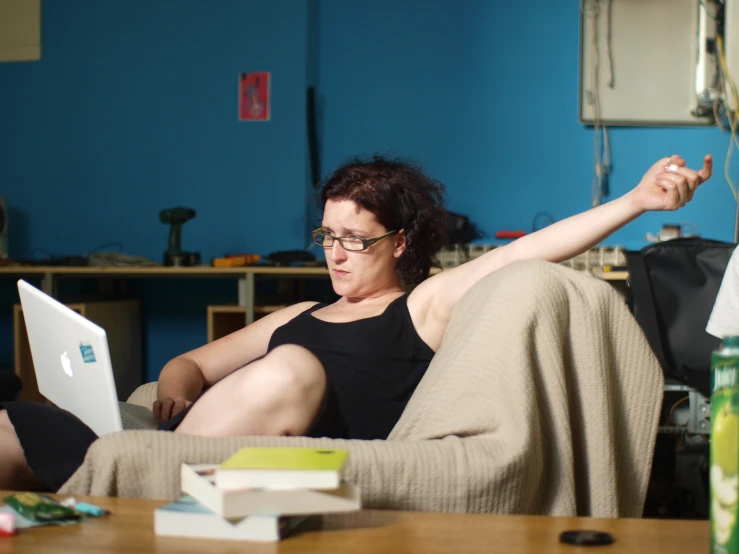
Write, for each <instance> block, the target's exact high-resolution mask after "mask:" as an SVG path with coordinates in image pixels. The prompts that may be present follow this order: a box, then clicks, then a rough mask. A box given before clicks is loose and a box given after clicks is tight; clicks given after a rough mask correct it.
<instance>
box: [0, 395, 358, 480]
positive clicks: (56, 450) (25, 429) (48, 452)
mask: <svg viewBox="0 0 739 554" xmlns="http://www.w3.org/2000/svg"><path fill="white" fill-rule="evenodd" d="M190 408H192V405H190V406H189V407H188V408H186V409H185V410H183V411H182V412H180V413H179V414H177V415H176V416H175V417H173V418H172V419H170V420H169V421H166V422H164V423H162V424H161V425H160V426H159V429H160V430H162V431H174V430H175V429H177V426H178V425H179V424H180V423H181V422H182V419H183V418H184V417H185V415H187V413H188V412H189V411H190ZM3 409H4V410H6V411H7V412H8V418H9V419H10V422H11V423H12V424H13V427H15V433H16V435H17V436H18V440H19V441H20V444H21V447H22V448H23V453H24V455H25V457H26V462H27V463H28V466H29V467H30V468H31V471H33V473H34V474H35V475H36V477H38V478H39V479H40V480H41V482H42V483H44V485H45V486H46V487H47V489H48V490H49V491H57V490H59V489H60V488H61V486H62V485H63V484H64V483H65V482H66V481H67V480H68V479H69V478H70V477H71V476H72V474H73V473H74V472H75V471H77V469H78V468H79V467H80V466H81V465H82V462H83V461H84V459H85V455H86V454H87V450H88V449H89V448H90V445H91V444H92V443H93V442H94V441H95V440H96V439H97V438H98V437H97V435H96V434H95V432H94V431H93V430H92V429H90V428H89V427H88V426H87V425H85V424H84V423H83V422H82V421H81V420H80V419H79V418H77V417H76V416H75V415H73V414H71V413H69V412H67V411H65V410H62V409H60V408H57V407H56V406H52V405H50V404H43V403H40V402H2V403H0V410H3ZM305 436H308V437H329V438H344V437H346V425H345V423H344V418H343V415H342V413H341V409H340V408H339V403H338V400H337V397H336V393H335V392H334V390H333V388H332V387H330V386H329V387H328V388H327V389H326V394H325V396H324V398H323V403H322V404H321V408H320V411H319V413H318V417H316V420H315V421H314V422H313V425H311V427H310V429H308V431H307V432H306V433H305Z"/></svg>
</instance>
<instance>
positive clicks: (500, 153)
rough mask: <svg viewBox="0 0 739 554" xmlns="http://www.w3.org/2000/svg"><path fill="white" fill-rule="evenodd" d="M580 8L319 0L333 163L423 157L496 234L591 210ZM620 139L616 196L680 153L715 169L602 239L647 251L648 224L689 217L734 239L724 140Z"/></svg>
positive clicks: (710, 132) (460, 207) (537, 0)
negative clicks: (667, 207)
mask: <svg viewBox="0 0 739 554" xmlns="http://www.w3.org/2000/svg"><path fill="white" fill-rule="evenodd" d="M578 10H579V7H578V2H572V1H570V2H551V1H548V0H532V1H530V2H526V4H525V6H524V5H520V6H518V7H512V5H511V3H510V2H498V1H493V0H465V1H464V2H451V1H449V0H426V1H425V2H423V3H419V2H410V1H407V2H397V1H394V0H375V1H373V2H367V1H360V0H320V15H321V17H320V37H321V41H320V90H321V95H322V98H321V102H322V105H323V118H324V120H323V130H324V131H323V139H322V140H323V165H324V167H327V168H331V167H333V166H335V165H337V164H339V163H341V162H342V161H343V160H345V159H346V158H347V157H349V156H352V155H355V154H357V153H365V154H371V153H374V152H383V153H391V154H394V155H398V156H402V157H409V158H412V159H415V160H417V161H419V162H421V163H422V164H423V165H424V167H426V169H427V170H428V171H429V172H430V173H431V174H433V175H434V176H435V177H436V178H438V179H439V180H441V181H442V182H444V183H445V184H446V185H447V192H448V198H449V208H450V209H451V210H453V211H456V212H460V213H463V214H466V215H468V216H470V218H471V219H472V220H473V221H474V222H476V223H477V224H478V225H479V226H480V227H482V229H483V230H485V231H486V232H487V233H488V235H489V236H490V237H492V236H493V234H494V233H495V231H496V230H499V229H524V230H530V229H531V228H532V223H533V219H534V216H535V215H536V214H537V213H538V212H540V211H547V212H550V213H551V214H552V215H553V216H554V217H555V218H557V219H561V218H564V217H567V216H569V215H572V214H575V213H577V212H580V211H583V210H586V209H587V208H589V207H590V190H591V180H592V175H593V130H592V128H586V127H584V126H583V125H580V124H579V123H578V63H579V62H578V60H579V51H578V48H579V44H578V33H579V12H578ZM611 142H612V159H613V166H614V169H613V173H612V176H611V189H612V196H611V198H613V197H615V196H616V195H621V194H623V193H625V192H626V191H628V190H629V189H630V188H632V187H633V186H635V185H636V184H637V183H638V181H639V179H640V178H641V176H642V174H643V173H644V172H645V171H646V169H647V168H648V167H650V166H651V165H652V163H654V161H656V160H657V159H658V158H659V157H661V156H665V155H668V154H671V153H681V154H682V155H683V156H684V157H685V158H686V159H687V160H688V162H689V163H690V164H698V163H700V162H701V160H702V156H703V154H704V153H709V152H710V153H713V154H714V158H715V162H716V171H715V177H714V178H713V179H712V180H711V182H710V183H709V184H707V185H706V186H705V188H704V189H703V190H701V191H700V195H699V196H697V197H696V199H695V200H694V201H693V203H691V204H690V205H689V206H687V207H686V208H685V209H683V210H681V211H680V212H678V213H675V214H671V213H668V214H664V213H659V214H647V215H645V216H643V217H642V218H640V219H638V220H637V221H635V222H633V223H631V224H629V225H628V226H626V227H625V228H624V229H623V230H621V231H618V232H617V233H615V234H614V235H613V237H612V238H611V239H609V240H608V241H607V242H606V243H604V244H609V245H614V244H622V245H626V246H627V247H629V248H640V247H642V246H645V245H646V243H645V242H644V241H643V240H642V238H643V237H644V236H645V234H646V233H647V232H649V231H651V232H655V233H656V232H657V231H659V229H660V227H661V225H662V223H672V222H683V221H690V222H692V223H694V224H695V225H697V226H698V231H699V232H700V233H701V234H702V235H704V236H708V237H712V238H716V239H721V240H731V239H732V236H733V225H734V216H735V206H736V204H735V203H734V201H733V197H732V195H731V191H730V189H729V187H728V185H727V184H726V181H725V180H724V178H723V163H724V160H725V158H726V150H727V147H728V143H729V138H728V135H724V134H722V133H721V132H720V131H719V130H717V129H716V128H699V129H695V128H677V129H656V128H631V129H626V128H623V129H613V130H612V131H611ZM738 173H739V172H738V171H737V166H736V165H734V166H732V170H731V174H732V178H733V179H734V180H737V178H738V177H739V175H738ZM484 242H495V241H494V240H492V239H487V240H485V241H484Z"/></svg>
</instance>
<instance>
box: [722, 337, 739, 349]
mask: <svg viewBox="0 0 739 554" xmlns="http://www.w3.org/2000/svg"><path fill="white" fill-rule="evenodd" d="M721 346H722V347H723V348H739V336H736V335H731V336H728V337H724V338H723V339H721Z"/></svg>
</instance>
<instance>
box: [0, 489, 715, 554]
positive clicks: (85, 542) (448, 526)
mask: <svg viewBox="0 0 739 554" xmlns="http://www.w3.org/2000/svg"><path fill="white" fill-rule="evenodd" d="M0 494H1V495H2V496H0V498H4V497H5V496H7V494H8V493H3V492H2V491H0ZM78 500H81V498H78ZM85 500H86V501H88V502H92V503H94V504H97V505H98V506H102V507H105V508H108V509H109V510H111V511H112V514H111V515H110V516H108V517H105V518H100V519H91V520H88V521H86V522H85V523H82V524H80V525H72V526H69V527H36V528H32V529H24V530H21V531H20V534H19V535H18V536H16V537H12V538H0V554H3V553H6V552H7V553H11V552H12V553H14V554H23V553H29V554H30V553H33V554H44V553H47V552H48V553H55V554H57V553H65V552H70V553H71V552H74V553H76V554H77V553H84V552H109V553H118V552H154V551H156V552H158V553H162V554H166V553H168V552H172V553H188V552H193V553H194V552H208V553H214V554H218V553H222V552H249V553H252V552H253V553H256V554H259V553H278V552H284V553H298V552H300V553H317V552H327V553H328V552H330V553H332V554H333V553H337V554H338V553H352V554H354V553H356V554H363V553H370V552H382V553H387V554H401V553H409V554H410V553H412V554H436V553H450V554H451V553H454V554H457V553H460V554H464V553H467V552H471V553H480V554H483V553H484V554H497V553H501V554H503V553H505V554H517V553H534V552H535V553H544V552H556V553H568V554H575V553H577V552H598V553H600V552H602V553H604V554H619V553H626V554H637V553H641V552H644V553H650V554H657V553H659V552H665V553H669V554H683V553H685V554H687V553H691V554H693V553H695V554H703V553H707V552H708V551H709V525H708V522H707V521H679V520H646V519H592V518H575V517H571V518H556V517H542V516H494V515H480V514H438V513H421V512H394V511H377V510H363V511H361V512H356V513H348V514H336V515H327V516H323V520H322V521H320V520H319V522H318V523H316V524H315V525H313V526H310V525H309V526H308V528H306V529H305V530H303V531H301V532H299V533H297V534H295V535H293V536H291V537H288V538H287V539H285V540H283V541H282V542H280V543H256V542H237V541H212V540H204V539H199V540H193V539H175V538H170V537H157V536H156V535H154V529H153V525H154V516H153V509H154V508H155V507H156V506H159V505H162V504H164V502H160V501H151V500H133V499H122V498H89V499H85ZM570 529H594V530H600V531H607V532H609V533H611V534H612V535H613V536H614V537H615V539H616V542H615V543H614V544H613V545H610V546H603V547H597V548H594V549H593V548H585V547H573V546H570V545H566V544H560V543H559V534H560V533H561V532H562V531H565V530H570Z"/></svg>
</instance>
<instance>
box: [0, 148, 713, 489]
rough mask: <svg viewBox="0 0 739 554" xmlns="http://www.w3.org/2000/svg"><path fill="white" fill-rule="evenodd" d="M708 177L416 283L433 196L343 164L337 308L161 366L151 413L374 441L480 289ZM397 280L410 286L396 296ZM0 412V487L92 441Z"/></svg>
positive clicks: (653, 189)
mask: <svg viewBox="0 0 739 554" xmlns="http://www.w3.org/2000/svg"><path fill="white" fill-rule="evenodd" d="M711 171H712V160H711V157H710V156H706V157H705V158H704V162H703V167H702V168H701V169H700V170H699V171H694V170H692V169H690V168H688V167H686V163H685V160H683V159H682V158H681V157H679V156H670V157H669V158H663V159H661V160H659V161H658V162H656V163H655V164H654V165H653V166H652V167H651V168H650V169H649V170H648V171H647V173H646V174H645V175H644V177H643V178H642V180H641V182H640V183H639V184H638V185H637V186H636V187H635V188H634V189H633V190H632V191H630V192H629V193H627V194H626V195H624V196H622V197H621V198H619V199H617V200H614V201H612V202H610V203H608V204H605V205H602V206H599V207H597V208H594V209H592V210H589V211H587V212H585V213H582V214H579V215H576V216H573V217H571V218H569V219H566V220H563V221H561V222H558V223H555V224H553V225H551V226H549V227H547V228H545V229H542V230H541V231H538V232H536V233H533V234H531V235H527V236H525V237H523V238H521V239H518V240H516V241H515V242H513V243H511V244H509V245H506V246H503V247H500V248H497V249H494V250H492V251H490V252H488V253H486V254H485V255H483V256H481V257H479V258H476V259H475V260H472V261H470V262H467V263H465V264H463V265H461V266H459V267H456V268H454V269H450V270H445V271H443V272H441V273H439V274H437V275H434V276H433V277H430V278H427V277H428V274H429V269H430V267H431V264H432V261H433V257H434V255H435V254H436V253H437V252H438V250H439V249H440V247H441V241H442V231H443V227H442V222H443V219H442V211H441V200H442V187H441V185H440V184H438V183H436V182H434V181H432V180H430V179H429V178H427V177H426V176H425V175H423V173H421V172H420V171H419V170H417V169H415V168H413V167H410V166H407V165H405V164H402V163H399V162H395V161H389V160H385V159H382V158H375V159H373V160H371V161H367V162H362V161H356V162H352V163H350V164H348V165H346V166H344V167H342V168H340V169H338V170H337V171H336V172H335V173H334V174H333V175H332V176H331V177H330V178H329V180H328V182H327V183H326V185H325V187H324V188H323V190H322V194H321V200H322V202H323V207H324V214H323V221H322V225H321V228H319V229H318V230H316V231H315V232H314V237H313V238H314V241H316V242H317V243H318V244H320V245H322V246H323V247H324V249H325V251H326V259H327V262H328V269H329V271H330V275H331V282H332V285H333V288H334V290H335V291H336V293H337V294H338V295H339V296H340V298H339V300H338V301H336V302H335V303H333V304H330V305H323V304H316V303H314V302H303V303H301V304H297V305H295V306H291V307H288V308H285V309H283V310H280V311H278V312H275V313H273V314H271V315H268V316H266V317H264V318H262V319H260V320H258V321H257V322H255V323H253V324H252V325H249V326H248V327H246V328H244V329H242V330H239V331H237V332H235V333H233V334H231V335H229V336H227V337H224V338H222V339H220V340H218V341H215V342H213V343H211V344H208V345H206V346H203V347H201V348H198V349H196V350H193V351H192V352H188V353H186V354H183V355H182V356H179V357H177V358H175V359H173V360H172V361H170V362H169V363H168V364H167V365H166V366H165V367H164V368H163V369H162V372H161V375H160V377H159V388H158V400H157V401H156V402H155V403H154V406H153V410H154V414H155V416H156V417H158V418H159V419H160V420H161V421H162V422H163V423H162V428H163V429H167V430H172V431H175V432H178V433H186V434H194V435H207V436H234V435H307V436H326V437H334V438H337V437H344V438H360V439H384V438H386V437H387V435H388V434H389V432H390V430H391V429H392V427H393V426H394V425H395V423H396V421H397V420H398V418H399V417H400V414H401V413H402V411H403V408H404V407H405V405H406V403H407V402H408V400H409V398H410V396H411V394H412V393H413V391H414V390H415V387H416V385H417V384H418V382H419V381H420V379H421V378H422V376H423V374H424V372H425V371H426V368H427V367H428V365H429V363H430V361H431V358H432V357H433V355H434V353H435V352H436V351H437V350H438V348H439V346H440V344H441V340H442V337H443V336H444V332H445V330H446V327H447V324H448V322H449V318H450V316H451V313H452V310H453V309H454V306H455V305H456V303H457V302H458V301H459V299H460V298H461V297H462V296H463V295H464V294H465V293H466V292H467V291H468V290H469V289H470V288H471V287H472V286H473V285H474V284H475V283H477V282H478V281H479V280H480V279H481V278H483V277H484V276H486V275H488V274H490V273H491V272H493V271H495V270H496V269H499V268H501V267H504V266H506V265H508V264H510V263H512V262H515V261H517V260H524V259H531V258H539V259H544V260H549V261H553V262H559V261H563V260H567V259H569V258H572V257H573V256H575V255H577V254H579V253H581V252H584V251H585V250H587V249H589V248H591V247H592V246H593V245H595V244H597V243H598V242H600V241H601V240H603V239H604V238H605V237H607V236H608V235H609V234H611V233H612V232H613V231H615V230H616V229H618V228H620V227H621V226H623V225H624V224H626V223H627V222H629V221H631V220H633V219H634V218H636V217H637V216H639V215H640V214H641V213H643V212H645V211H648V210H674V209H677V208H679V207H681V206H683V205H685V204H686V203H687V202H689V201H690V200H691V199H692V197H693V194H694V193H695V191H696V189H697V188H698V186H699V185H700V184H701V183H703V182H705V181H706V180H707V179H708V178H709V177H710V176H711ZM403 282H405V283H408V284H417V286H416V287H415V288H414V289H413V291H412V292H410V293H405V292H404V288H403ZM203 391H205V392H203ZM195 400H197V402H195ZM2 407H3V408H5V410H4V411H0V450H1V451H2V453H3V456H2V458H1V459H0V487H1V488H5V489H31V488H46V489H51V490H56V489H58V488H59V487H60V486H61V485H62V484H63V483H64V482H65V481H66V479H67V478H68V477H69V476H71V474H72V473H73V472H74V471H75V470H76V468H77V467H78V466H79V464H80V463H81V462H82V459H83V458H84V455H85V452H86V451H87V448H88V447H89V445H90V444H91V443H92V441H93V440H95V438H96V437H95V435H94V434H93V433H92V431H91V430H90V429H89V428H87V427H86V426H85V425H84V424H83V423H82V422H80V421H79V420H77V419H76V418H75V417H74V416H72V415H71V414H68V413H66V412H63V411H61V410H58V409H56V408H53V407H50V406H45V405H41V404H33V403H24V402H16V403H10V402H9V403H5V404H4V405H3V406H2Z"/></svg>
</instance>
